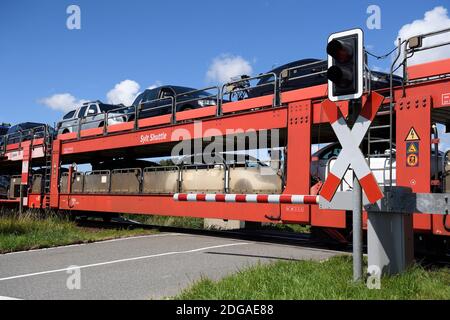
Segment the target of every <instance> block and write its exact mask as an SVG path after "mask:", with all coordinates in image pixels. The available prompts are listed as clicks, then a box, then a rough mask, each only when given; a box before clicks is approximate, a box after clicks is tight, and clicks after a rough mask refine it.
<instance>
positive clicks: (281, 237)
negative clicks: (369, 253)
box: [76, 218, 450, 268]
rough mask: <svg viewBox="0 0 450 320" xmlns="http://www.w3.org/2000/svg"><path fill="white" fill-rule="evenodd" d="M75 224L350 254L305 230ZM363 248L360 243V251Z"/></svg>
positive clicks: (447, 257)
mask: <svg viewBox="0 0 450 320" xmlns="http://www.w3.org/2000/svg"><path fill="white" fill-rule="evenodd" d="M76 223H77V225H79V226H80V227H87V228H106V229H121V228H122V229H123V228H134V229H144V230H153V229H157V230H158V231H160V232H170V233H181V234H189V235H198V236H213V237H221V238H228V239H238V240H244V241H255V242H266V243H274V244H284V245H293V246H307V247H309V248H314V249H319V250H332V251H339V252H342V253H343V254H351V252H352V245H351V243H347V244H344V243H341V242H338V241H336V240H333V239H325V238H317V237H314V236H312V235H311V234H309V233H296V232H287V231H280V230H264V229H261V230H233V231H224V230H206V229H194V228H183V227H171V226H158V225H151V224H144V223H140V222H137V221H133V220H129V219H125V218H118V219H117V218H116V219H112V220H111V221H102V220H87V219H77V220H76ZM366 250H367V248H366V246H364V251H366ZM416 260H417V261H418V262H419V263H420V264H421V265H422V266H424V267H425V268H432V267H435V266H440V267H450V253H447V254H444V255H435V254H432V255H430V254H427V253H426V252H421V251H419V252H416Z"/></svg>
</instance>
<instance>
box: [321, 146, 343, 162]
mask: <svg viewBox="0 0 450 320" xmlns="http://www.w3.org/2000/svg"><path fill="white" fill-rule="evenodd" d="M341 151H342V148H341V146H334V147H332V148H330V149H327V150H325V152H324V153H323V154H322V155H321V157H320V158H321V159H322V160H330V159H331V158H334V157H337V156H339V154H340V153H341Z"/></svg>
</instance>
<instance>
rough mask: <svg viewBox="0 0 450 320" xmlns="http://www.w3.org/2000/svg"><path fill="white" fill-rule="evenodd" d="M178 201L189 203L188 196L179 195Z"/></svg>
mask: <svg viewBox="0 0 450 320" xmlns="http://www.w3.org/2000/svg"><path fill="white" fill-rule="evenodd" d="M178 201H187V194H179V195H178Z"/></svg>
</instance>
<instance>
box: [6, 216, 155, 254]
mask: <svg viewBox="0 0 450 320" xmlns="http://www.w3.org/2000/svg"><path fill="white" fill-rule="evenodd" d="M155 232H156V231H155V230H142V229H122V230H119V229H96V228H82V227H78V226H77V225H76V224H75V222H72V221H69V220H68V219H66V218H63V217H61V216H57V215H54V214H47V215H45V216H43V215H39V214H37V213H30V212H29V213H26V214H24V215H18V214H14V213H2V214H1V215H0V254H3V253H8V252H14V251H22V250H31V249H38V248H49V247H55V246H61V245H69V244H79V243H89V242H94V241H101V240H109V239H116V238H122V237H130V236H136V235H145V234H151V233H155Z"/></svg>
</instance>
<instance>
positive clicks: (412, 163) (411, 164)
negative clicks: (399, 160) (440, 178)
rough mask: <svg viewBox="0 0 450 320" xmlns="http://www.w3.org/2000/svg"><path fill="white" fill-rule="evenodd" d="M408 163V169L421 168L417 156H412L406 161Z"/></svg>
mask: <svg viewBox="0 0 450 320" xmlns="http://www.w3.org/2000/svg"><path fill="white" fill-rule="evenodd" d="M406 163H407V164H408V167H417V166H419V156H418V155H417V154H410V155H409V156H408V158H407V159H406Z"/></svg>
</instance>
